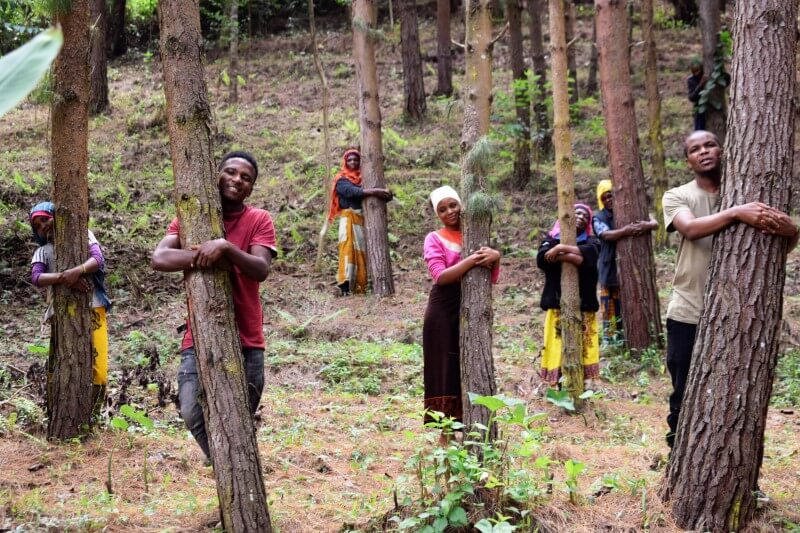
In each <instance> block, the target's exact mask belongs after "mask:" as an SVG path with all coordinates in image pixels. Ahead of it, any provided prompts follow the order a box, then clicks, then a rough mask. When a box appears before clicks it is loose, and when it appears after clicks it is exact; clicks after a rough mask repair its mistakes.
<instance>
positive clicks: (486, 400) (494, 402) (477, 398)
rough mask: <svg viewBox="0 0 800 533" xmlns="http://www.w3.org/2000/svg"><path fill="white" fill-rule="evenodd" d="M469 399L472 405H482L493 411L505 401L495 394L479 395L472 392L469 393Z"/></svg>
mask: <svg viewBox="0 0 800 533" xmlns="http://www.w3.org/2000/svg"><path fill="white" fill-rule="evenodd" d="M469 401H470V402H471V403H472V405H482V406H484V407H485V408H487V409H488V410H489V411H491V412H493V413H494V412H495V411H497V410H498V409H500V408H501V407H503V406H504V405H505V402H504V401H503V400H502V399H500V398H498V397H497V396H481V395H480V394H475V393H473V392H470V393H469Z"/></svg>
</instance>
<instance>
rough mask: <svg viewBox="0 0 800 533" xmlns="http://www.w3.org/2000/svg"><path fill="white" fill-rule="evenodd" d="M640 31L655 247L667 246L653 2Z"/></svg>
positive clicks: (646, 1)
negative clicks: (654, 223)
mask: <svg viewBox="0 0 800 533" xmlns="http://www.w3.org/2000/svg"><path fill="white" fill-rule="evenodd" d="M642 32H643V33H644V47H645V50H644V61H645V64H644V84H645V91H646V93H647V131H648V133H647V138H648V141H649V144H650V166H651V175H652V178H653V189H654V193H653V195H654V197H655V211H656V213H655V215H656V220H657V221H658V230H657V231H656V246H657V247H658V248H662V247H664V246H666V245H667V230H666V227H665V226H664V209H663V207H662V206H661V199H662V197H663V196H664V193H665V192H666V191H667V169H666V167H665V164H664V141H663V139H662V137H661V94H660V93H659V91H658V61H657V53H656V38H655V31H654V29H653V0H642Z"/></svg>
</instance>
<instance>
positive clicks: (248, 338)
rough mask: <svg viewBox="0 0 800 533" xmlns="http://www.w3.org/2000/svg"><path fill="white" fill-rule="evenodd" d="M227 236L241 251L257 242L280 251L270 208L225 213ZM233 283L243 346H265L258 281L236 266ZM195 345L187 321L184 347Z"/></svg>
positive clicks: (174, 229)
mask: <svg viewBox="0 0 800 533" xmlns="http://www.w3.org/2000/svg"><path fill="white" fill-rule="evenodd" d="M223 225H224V226H225V239H227V240H228V241H229V242H231V243H233V244H235V245H236V246H237V247H238V248H239V249H240V250H243V251H245V252H248V253H249V252H250V247H251V246H254V245H259V246H264V247H266V248H269V249H270V250H272V251H273V252H276V251H277V246H276V242H275V228H274V226H273V225H272V218H271V217H270V216H269V213H268V212H267V211H264V210H263V209H257V208H255V207H250V206H249V205H246V206H245V207H244V209H243V210H242V211H240V212H238V213H234V214H226V215H224V216H223ZM179 232H180V224H179V223H178V219H177V218H175V219H174V220H173V221H172V222H171V223H170V225H169V228H168V229H167V235H178V234H179ZM231 285H232V286H233V312H234V315H235V316H236V326H237V327H238V328H239V339H240V340H241V342H242V348H264V331H263V330H262V327H261V326H262V322H263V318H262V312H261V298H260V296H259V293H258V282H257V281H256V280H254V279H250V278H248V277H247V276H245V275H243V274H242V273H241V272H240V271H239V268H238V267H236V266H235V265H234V272H232V273H231ZM192 346H194V340H193V339H192V329H191V325H190V323H189V321H187V322H186V333H185V334H184V336H183V342H182V343H181V350H185V349H186V348H191V347H192Z"/></svg>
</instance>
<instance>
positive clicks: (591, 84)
mask: <svg viewBox="0 0 800 533" xmlns="http://www.w3.org/2000/svg"><path fill="white" fill-rule="evenodd" d="M586 94H587V95H593V94H597V17H592V50H591V52H590V53H589V76H588V77H587V78H586Z"/></svg>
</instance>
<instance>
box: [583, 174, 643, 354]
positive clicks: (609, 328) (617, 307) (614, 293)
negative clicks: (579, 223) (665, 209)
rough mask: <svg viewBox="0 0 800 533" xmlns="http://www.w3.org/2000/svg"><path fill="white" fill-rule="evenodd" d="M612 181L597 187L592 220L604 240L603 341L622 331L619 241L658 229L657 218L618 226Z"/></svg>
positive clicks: (599, 265)
mask: <svg viewBox="0 0 800 533" xmlns="http://www.w3.org/2000/svg"><path fill="white" fill-rule="evenodd" d="M613 188H614V187H613V185H612V183H611V180H602V181H600V183H598V184H597V206H598V208H599V211H598V212H597V214H596V215H594V217H593V218H592V229H594V233H595V235H597V238H598V239H600V257H599V259H598V260H597V270H598V274H599V282H600V308H601V309H602V310H603V342H604V343H608V342H611V341H613V340H614V336H615V335H616V333H617V332H618V331H622V307H621V303H620V299H619V280H618V278H617V241H618V240H620V239H623V238H625V237H633V236H637V235H642V234H643V233H645V232H648V231H652V230H654V229H656V228H658V222H656V221H655V220H653V219H650V220H641V221H639V222H631V223H630V224H627V225H625V226H623V227H621V228H616V227H615V225H614V191H613Z"/></svg>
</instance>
